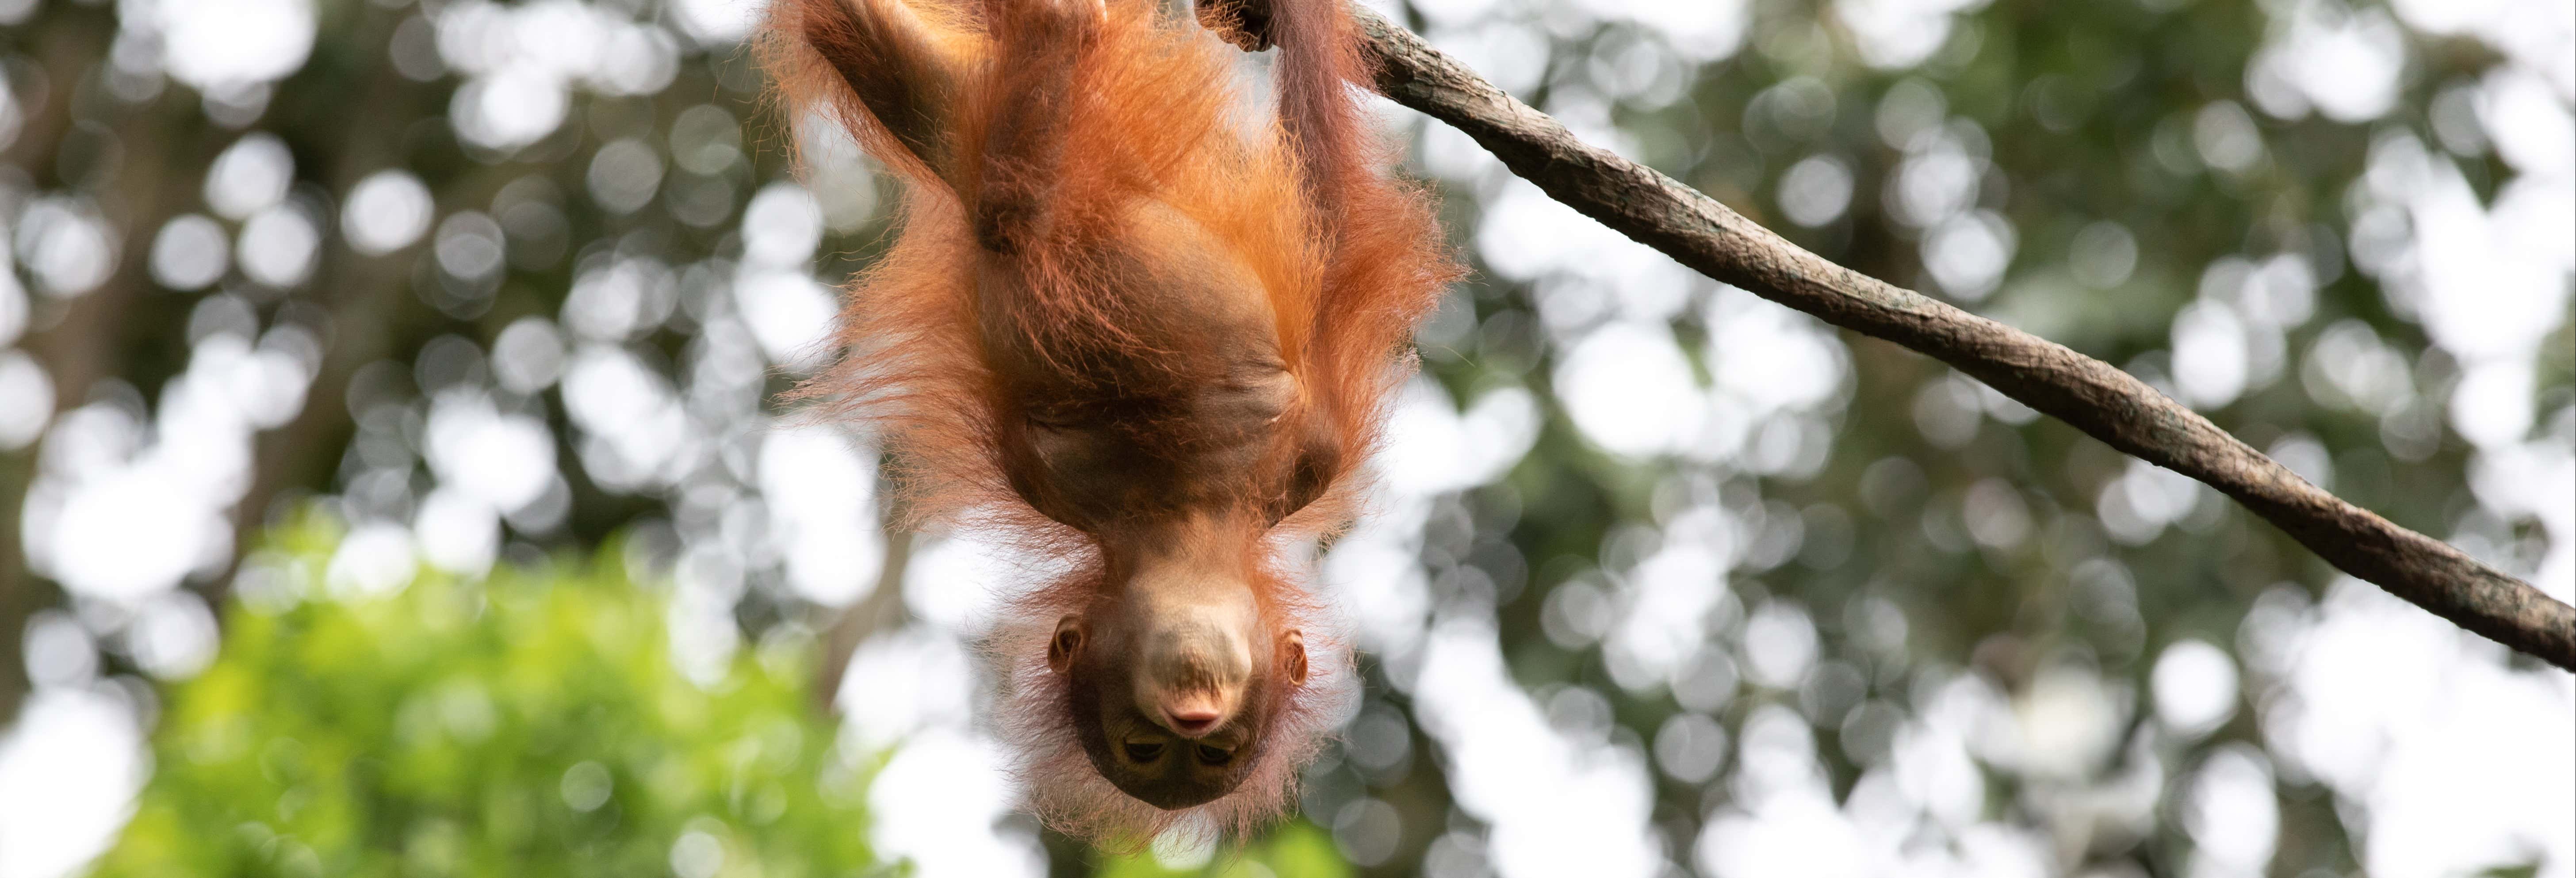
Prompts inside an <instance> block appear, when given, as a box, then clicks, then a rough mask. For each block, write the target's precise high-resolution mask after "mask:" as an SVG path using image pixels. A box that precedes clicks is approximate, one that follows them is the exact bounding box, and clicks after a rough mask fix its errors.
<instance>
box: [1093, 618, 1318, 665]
mask: <svg viewBox="0 0 2576 878" xmlns="http://www.w3.org/2000/svg"><path fill="white" fill-rule="evenodd" d="M1087 633H1088V629H1087V628H1085V627H1084V626H1083V624H1082V617H1081V616H1077V615H1072V614H1066V615H1065V617H1064V618H1062V619H1057V620H1055V636H1054V637H1050V638H1047V668H1048V669H1050V670H1053V671H1055V672H1056V673H1059V674H1061V673H1064V672H1066V671H1070V670H1072V669H1073V663H1074V662H1075V661H1076V660H1078V659H1080V658H1082V643H1083V640H1084V639H1086V635H1087ZM1301 665H1302V663H1301Z"/></svg>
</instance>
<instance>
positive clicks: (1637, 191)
mask: <svg viewBox="0 0 2576 878" xmlns="http://www.w3.org/2000/svg"><path fill="white" fill-rule="evenodd" d="M1235 2H1244V3H1246V4H1247V5H1251V4H1257V3H1261V2H1263V0H1235ZM1351 12H1352V15H1353V16H1354V18H1355V20H1356V23H1357V30H1358V31H1359V36H1360V38H1361V39H1362V41H1363V42H1364V43H1365V44H1366V45H1367V46H1368V48H1369V50H1370V52H1371V54H1372V55H1373V56H1374V60H1375V61H1377V62H1378V65H1379V66H1378V69H1377V71H1376V75H1377V87H1378V90H1379V91H1380V92H1383V93H1384V94H1385V95H1386V96H1387V97H1388V98H1391V99H1393V100H1394V101H1395V102H1396V103H1399V104H1403V105H1405V106H1407V107H1411V108H1413V109H1415V110H1418V111H1420V112H1422V113H1425V114H1427V115H1429V116H1431V117H1432V118H1435V119H1439V120H1440V121H1443V122H1447V123H1449V124H1450V125H1451V126H1454V127H1456V128H1457V129H1458V130H1459V131H1462V132H1465V133H1466V134H1467V136H1469V137H1471V138H1474V139H1475V141H1476V142H1477V143H1478V144H1480V145H1482V146H1483V147H1484V148H1485V149H1487V150H1489V151H1491V152H1493V154H1494V155H1495V156H1496V157H1497V158H1500V159H1502V162H1503V165H1504V166H1505V167H1508V168H1510V169H1511V171H1512V173H1514V174H1518V175H1520V176H1521V177H1522V178H1524V179H1527V180H1529V181H1530V182H1532V183H1536V184H1538V186H1539V188H1540V189H1542V190H1545V191H1546V192H1547V194H1548V195H1549V196H1550V197H1552V198H1555V199H1556V200H1558V201H1561V202H1564V203H1565V204H1566V205H1568V206H1570V207H1573V208H1574V209H1575V210H1577V211H1579V212H1581V213H1582V214H1584V215H1585V216H1589V217H1591V218H1593V219H1595V220H1599V221H1600V222H1601V223H1602V224H1603V225H1607V226H1609V227H1610V228H1612V229H1616V230H1618V232H1619V233H1620V234H1624V235H1627V236H1628V237H1630V238H1633V239H1635V240H1636V241H1638V242H1639V243H1642V244H1645V245H1646V246H1649V247H1653V248H1655V249H1656V250H1659V251H1662V252H1663V253H1664V254H1665V255H1667V256H1671V257H1672V258H1673V259H1675V260H1677V261H1679V262H1681V263H1682V264H1683V265H1686V266H1689V267H1691V268H1692V269H1694V270H1696V271H1698V272H1700V273H1701V274H1705V275H1708V276H1709V277H1711V278H1715V279H1717V280H1719V281H1723V282H1726V283H1730V284H1734V285H1735V286H1738V287H1742V288H1744V289H1746V290H1750V291H1752V292H1753V293H1754V294H1756V295H1759V296H1761V297H1763V298H1766V299H1770V300H1771V301H1774V302H1778V303H1780V304H1783V305H1787V306H1789V307H1791V308H1795V309H1798V310H1800V311H1804V312H1806V313H1808V314H1812V315H1815V316H1816V317H1817V318H1819V319H1822V320H1824V321H1825V322H1827V323H1831V324H1834V325H1836V326H1840V327H1843V328H1845V329H1850V330H1852V331H1855V332H1859V333H1861V334H1864V335H1869V336H1874V337H1877V338H1881V339H1885V340H1887V341H1892V342H1895V343H1897V344H1900V345H1904V346H1905V347H1907V348H1911V349H1913V350H1914V351H1916V352H1919V353H1923V354H1927V355H1930V356H1932V357H1933V358H1935V359H1938V360H1941V361H1942V362H1945V363H1948V364H1950V365H1951V366H1953V367H1956V368H1958V369H1959V370H1960V371H1962V372H1966V373H1968V374H1970V375H1974V376H1976V377H1977V378H1978V379H1980V380H1982V381H1984V382H1986V383H1987V384H1988V385H1991V386H1992V387H1994V388H1995V389H1996V390H1999V391H2002V392H2003V394H2004V395H2006V396H2010V397H2012V398H2013V399H2016V400H2019V401H2021V402H2022V403H2023V404H2024V405H2028V406H2030V407H2031V408H2034V409H2037V410H2039V411H2041V412H2045V413H2047V414H2049V415H2050V416H2053V417H2055V418H2057V419H2059V420H2062V421H2065V422H2067V423H2069V424H2073V425H2074V426H2075V427H2076V428H2077V429H2080V430H2083V431H2084V432H2086V433H2089V434H2092V436H2093V437H2094V438H2097V439H2100V440H2102V441H2104V442H2107V443H2110V445H2111V447H2113V448H2117V449H2120V450H2121V451H2124V452H2127V453H2129V454H2132V455H2135V456H2137V457H2138V458H2139V459H2142V460H2145V461H2147V462H2149V463H2153V464H2156V465H2158V466H2162V467H2165V468H2167V469H2171V470H2173V471H2175V472H2179V473H2182V474H2183V475H2187V476H2190V477H2192V478H2194V479H2198V480H2200V481H2201V482H2204V483H2207V484H2208V485H2209V486H2210V487H2213V488H2217V489H2218V490H2220V491H2222V492H2224V493H2226V494H2227V495H2228V496H2229V497H2233V498H2235V499H2236V502H2238V503H2241V504H2244V506H2245V508H2247V509H2251V510H2253V511H2254V514H2256V515H2260V516H2262V517H2263V518H2264V519H2265V520H2267V521H2270V522H2271V523H2272V524H2273V525H2274V526H2276V527H2279V528H2280V529H2282V530H2283V531H2286V532H2288V533H2289V534H2290V536H2291V537H2292V538H2295V539H2297V540H2298V541H2299V542H2300V543H2301V544H2303V545H2306V546H2307V547H2308V548H2309V549H2310V550H2312V551H2314V552H2316V553H2317V554H2318V555H2320V556H2323V557H2324V558H2325V559H2326V560H2327V561H2328V562H2331V563H2333V564H2334V566H2336V567H2338V568H2341V569H2342V570H2343V571H2344V572H2346V573H2350V574H2352V575H2354V576H2357V577H2360V578H2362V579H2366V580H2369V581H2371V582H2373V583H2377V584H2378V585H2379V586H2380V587H2381V588H2385V589H2387V590H2388V591H2389V593H2391V594H2394V595H2396V596H2398V597H2401V598H2405V599H2406V600H2408V601H2411V602H2413V603H2415V604H2416V605H2417V606H2421V607H2423V608H2424V609H2427V610H2430V611H2432V612H2433V614H2434V615H2438V616H2441V617H2442V618H2444V619H2448V620H2451V621H2452V622H2453V623H2456V624H2458V625H2459V626H2460V627H2462V628H2466V629H2468V630H2470V631H2474V632H2477V633H2478V634H2481V635H2484V636H2486V637H2488V638H2490V639H2493V640H2495V641H2496V642H2498V643H2502V644H2504V645H2506V646H2508V647H2512V648H2513V649H2515V650H2517V651H2520V652H2524V653H2528V654H2530V655H2533V656H2536V657H2539V658H2540V659H2542V660H2543V661H2547V662H2549V663H2550V664H2553V665H2557V666H2559V667H2561V668H2567V669H2571V670H2576V607H2571V606H2569V605H2567V604H2565V603H2561V602H2559V601H2557V600H2555V599H2552V598H2551V597H2549V596H2548V595H2547V594H2544V593H2542V592H2541V591H2540V590H2539V589H2537V588H2534V587H2532V586H2531V585H2530V584H2529V583H2526V582H2523V581H2521V580H2519V579H2515V578H2513V577H2511V576H2507V575H2505V574H2504V573H2502V572H2499V571H2497V570H2496V569H2495V568H2492V567H2489V566H2487V565H2485V564H2482V563H2479V562H2478V561H2477V560H2476V559H2474V558H2471V557H2469V556H2468V555H2467V554H2465V553H2462V552H2461V551H2460V550H2458V549H2455V548H2452V547H2451V546H2450V545H2448V544H2445V543H2443V542H2441V541H2439V540H2435V539H2432V538H2430V537H2427V536H2424V535H2423V534H2419V533H2416V532H2414V531H2411V530H2407V529H2405V528H2402V527H2398V526H2397V525H2395V524H2392V523H2390V522H2389V521H2388V520H2387V519H2385V518H2381V517H2379V516H2378V515H2376V514H2373V513H2371V512H2370V511H2369V510H2366V509H2362V508H2360V507H2358V506H2354V505H2352V504H2351V503H2348V502H2345V501H2344V500H2343V499H2342V498H2340V497H2336V496H2335V495H2333V494H2331V493H2328V492H2326V491H2325V490H2324V489H2321V488H2318V487H2317V486H2315V485H2312V484H2309V483H2308V482H2307V480H2305V479H2302V478H2300V477H2299V476H2298V475H2297V474H2295V473H2292V472H2291V471H2290V470H2289V469H2288V468H2287V467H2283V466H2282V465H2280V464H2279V463H2276V462H2274V461H2273V460H2272V459H2271V458H2268V457H2265V456H2263V455H2262V453H2260V452H2257V451H2255V450H2254V449H2253V448H2251V447H2249V446H2247V445H2246V444H2245V443H2244V442H2242V441H2239V440H2238V439H2237V438H2236V437H2234V436H2231V435H2229V434H2228V433H2227V431H2225V430H2221V429H2219V428H2218V426H2217V425H2215V424H2212V423H2210V422H2209V419H2207V418H2204V417H2201V416H2200V415H2199V414H2198V413H2195V412H2193V411H2192V410H2191V409H2189V408H2185V407H2184V406H2183V405H2182V404H2180V403H2177V402H2175V401H2173V400H2172V399H2170V398H2167V397H2166V396H2165V395H2164V394H2162V393H2159V392H2157V391H2156V390H2155V388H2152V387H2149V386H2147V384H2146V383H2145V382H2143V381H2139V380H2138V379H2137V378H2135V377H2132V376H2130V375H2129V374H2128V373H2126V372H2122V371H2120V370H2119V369H2116V368H2113V367H2112V366H2111V365H2110V364H2108V363H2104V362H2102V361H2100V360H2096V359H2093V358H2091V357H2087V356H2084V355H2083V354H2079V353H2076V352H2075V351H2073V350H2071V349H2069V348H2067V347H2066V346H2064V345H2060V344H2057V343H2055V342H2052V341H2049V340H2047V339H2043V338H2040V337H2038V336H2035V335H2031V334H2030V333H2027V332H2023V331H2021V330H2018V329H2014V328H2012V327H2010V326H2005V325H2003V324H2001V323H1997V322H1995V321H1992V320H1988V319H1986V318H1984V317H1979V316H1977V315H1975V314H1971V313H1968V312H1966V311H1962V310H1960V309H1958V308H1955V307H1952V306H1950V305H1948V304H1945V303H1943V302H1940V301H1937V300H1934V299H1932V298H1930V297H1927V296H1924V295H1923V294H1921V293H1916V292H1914V291H1912V290H1907V289H1903V288H1901V287H1897V286H1894V285H1892V284H1888V283H1885V282H1882V281H1879V280H1877V279H1875V278H1871V277H1869V276H1867V275H1863V274H1861V273H1859V272H1856V271H1853V270H1851V269H1848V268H1844V267H1842V266H1840V265H1836V264H1834V263H1832V262H1830V261H1827V260H1826V259H1825V258H1824V257H1821V256H1817V255H1816V254H1814V253H1809V252H1807V251H1806V250H1803V249H1800V248H1799V247H1798V246H1797V245H1796V244H1792V243H1790V242H1789V241H1788V240H1787V239H1784V238H1782V237H1780V236H1779V235H1777V234H1774V233H1772V232H1771V231H1770V230H1768V229H1765V228H1763V227H1761V226H1760V225H1758V224H1756V223H1754V222H1753V221H1752V220H1749V219H1745V218H1744V217H1743V215H1741V214H1738V213H1736V212H1735V211H1733V210H1729V209H1728V208H1727V207H1726V206H1725V205H1723V204H1719V203H1718V202H1717V200H1716V199H1714V198H1710V197H1708V196H1707V195H1704V194H1701V193H1700V192H1697V191H1694V190H1692V189H1691V188H1690V187H1688V186H1684V185H1682V184H1681V183H1680V182H1677V181H1675V180H1673V179H1672V178H1670V177H1667V176H1664V175H1663V174H1662V173H1659V172H1657V171H1655V170H1654V169H1652V168H1648V167H1645V166H1643V165H1640V164H1637V163H1635V162H1632V161H1629V160H1627V159H1624V158H1620V157H1619V156H1617V155H1615V154H1613V153H1611V152H1610V151H1609V150H1605V149H1602V148H1599V147H1596V146H1592V145H1590V144H1586V143H1584V142H1583V141H1581V140H1579V139H1577V138H1576V137H1575V136H1574V135H1573V133H1571V132H1569V131H1567V130H1566V128H1565V126H1564V125H1562V124H1560V123H1558V122H1557V121H1556V120H1555V119H1552V118H1549V117H1548V116H1547V114H1545V113H1541V112H1539V111H1537V110H1535V109H1532V108H1531V107H1530V106H1529V105H1527V104H1523V103H1521V102H1520V101H1519V100H1517V99H1515V98H1513V97H1512V96H1511V95H1509V94H1506V93H1504V92H1503V91H1502V90H1501V89H1498V88H1495V87H1494V86H1493V84H1492V83H1488V82H1486V81H1485V80H1484V79H1483V78H1482V77H1479V76H1477V75H1476V73H1475V72H1474V71H1472V70H1469V69H1467V68H1466V67H1465V66H1464V65H1461V64H1459V63H1458V62H1457V61H1456V60H1454V59H1452V58H1450V57H1448V56H1447V55H1443V54H1441V53H1440V51H1439V50H1437V49H1434V48H1432V47H1431V46H1430V44H1428V43H1426V42H1424V41H1423V39H1422V38H1421V37H1420V36H1417V35H1415V34H1414V33H1412V32H1410V31H1407V30H1405V29H1404V28H1401V27H1398V26H1396V25H1394V24H1392V23H1389V22H1388V21H1387V20H1386V19H1384V18H1382V17H1380V16H1378V15H1377V14H1376V13H1374V12H1371V11H1369V10H1368V9H1365V8H1361V7H1359V6H1356V5H1354V6H1353V7H1352V8H1351ZM1247 20H1249V17H1247Z"/></svg>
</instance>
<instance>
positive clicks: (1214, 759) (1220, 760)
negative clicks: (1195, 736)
mask: <svg viewBox="0 0 2576 878" xmlns="http://www.w3.org/2000/svg"><path fill="white" fill-rule="evenodd" d="M1197 749H1198V754H1199V762H1200V763H1202V764H1205V765H1224V764H1226V762H1228V761H1230V760H1232V759H1234V751H1232V750H1225V749H1221V748H1217V747H1211V746H1208V745H1206V744H1200V745H1199V746H1198V748H1197Z"/></svg>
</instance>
